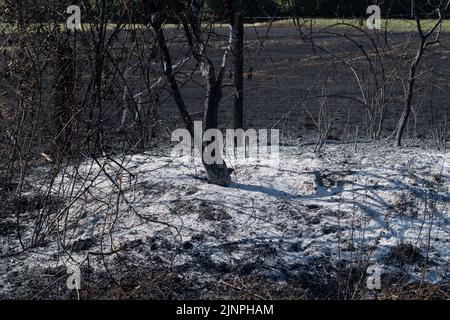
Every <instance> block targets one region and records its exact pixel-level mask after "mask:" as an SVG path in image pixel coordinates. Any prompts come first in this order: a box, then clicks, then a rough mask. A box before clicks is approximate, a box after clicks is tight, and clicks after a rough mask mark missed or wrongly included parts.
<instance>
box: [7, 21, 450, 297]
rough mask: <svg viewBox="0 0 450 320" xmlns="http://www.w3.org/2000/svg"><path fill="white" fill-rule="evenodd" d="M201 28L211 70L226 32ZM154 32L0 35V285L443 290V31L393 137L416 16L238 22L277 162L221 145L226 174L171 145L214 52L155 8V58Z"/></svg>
mask: <svg viewBox="0 0 450 320" xmlns="http://www.w3.org/2000/svg"><path fill="white" fill-rule="evenodd" d="M93 30H94V31H93ZM97 31H98V30H97ZM202 32H203V33H204V34H205V35H204V38H205V39H207V40H205V41H204V43H202V44H204V47H201V46H200V45H199V47H201V48H202V49H204V50H203V51H202V50H200V51H201V55H202V57H203V58H204V57H207V58H208V60H209V61H211V62H212V63H213V65H214V67H215V72H216V74H215V77H216V78H218V73H219V70H221V63H222V61H223V57H224V51H225V52H226V51H227V49H229V48H228V45H229V43H228V42H229V35H228V29H227V28H225V27H224V28H220V27H215V28H212V29H208V28H206V29H205V30H202ZM157 34H158V33H157V32H155V30H153V29H151V28H150V27H146V26H142V25H137V26H133V27H130V26H128V28H125V27H123V28H120V29H117V30H114V26H108V27H106V26H105V29H104V34H103V36H102V37H103V38H102V37H100V36H99V34H97V33H96V30H95V29H92V30H90V31H89V30H88V31H86V30H84V31H80V32H79V33H76V34H75V35H74V34H70V33H64V32H60V31H58V30H53V29H52V30H44V31H43V30H38V31H35V32H29V33H21V32H4V33H3V34H1V36H0V43H2V44H3V47H2V49H3V50H2V55H1V56H0V75H1V77H0V161H1V163H0V298H3V299H17V298H26V299H229V300H235V299H374V298H377V299H418V298H419V299H448V297H449V295H450V291H449V290H450V288H449V281H450V276H449V247H450V236H449V232H450V231H449V222H450V196H449V194H450V189H449V188H450V187H449V186H450V166H449V153H448V151H447V148H448V141H449V138H450V132H449V130H448V127H449V125H448V120H450V98H449V90H450V81H449V80H450V33H447V32H442V33H441V34H440V37H439V42H436V43H433V44H432V45H430V46H429V47H428V48H427V49H426V50H425V51H424V55H423V58H422V59H421V61H420V64H419V65H418V68H417V70H416V73H415V75H414V81H415V86H414V90H413V95H412V100H411V106H412V110H411V115H410V117H409V119H408V121H407V126H406V129H405V133H404V136H403V141H402V142H403V144H402V146H401V147H397V146H395V134H396V131H397V129H398V126H399V119H400V117H401V114H402V111H403V110H404V107H405V102H406V101H407V96H408V82H410V80H411V79H409V75H410V68H411V65H412V63H413V61H414V58H415V57H416V54H417V48H418V45H419V37H418V35H417V33H414V32H389V33H384V32H383V31H382V30H381V31H377V32H372V31H368V30H366V29H362V28H359V27H354V26H348V25H347V26H342V25H341V26H335V27H328V28H324V29H318V28H315V29H308V28H302V29H301V30H297V29H296V28H295V27H270V28H269V27H268V26H261V25H258V26H256V25H250V24H248V25H246V26H245V42H244V74H243V76H244V95H243V96H244V118H245V127H246V128H254V129H272V128H276V129H280V132H281V141H280V153H281V160H280V163H279V164H278V165H277V166H270V165H263V164H261V163H250V164H249V163H241V162H239V161H237V162H231V161H230V162H228V160H227V165H228V166H229V167H230V168H232V169H233V170H231V171H230V172H231V182H230V184H229V185H228V186H224V185H220V184H217V183H213V182H211V181H209V180H208V174H209V172H208V171H207V168H206V167H204V163H202V161H198V160H199V159H195V160H193V161H190V162H183V161H182V160H180V159H178V158H176V157H173V156H169V154H170V152H171V150H172V147H173V145H174V143H173V142H171V134H172V132H173V131H174V130H176V129H179V128H185V127H187V125H188V124H189V122H188V121H186V115H185V117H184V118H183V116H182V113H180V104H181V105H183V104H184V106H185V108H186V111H187V113H188V115H189V117H190V118H191V119H192V120H198V121H201V120H202V119H204V117H205V113H206V112H205V102H206V101H207V100H206V99H205V97H208V95H209V94H210V87H211V86H210V85H208V83H207V80H205V79H208V75H211V69H209V70H208V69H207V70H206V71H205V68H204V66H202V65H201V62H204V61H203V60H201V59H200V58H196V55H195V53H196V52H195V50H194V49H193V48H194V47H195V46H194V45H192V44H189V43H188V41H187V40H186V37H185V33H184V31H183V29H182V28H181V27H180V26H178V27H176V26H173V25H169V26H167V27H166V28H165V29H164V34H165V41H166V43H167V50H168V52H169V54H170V56H171V59H172V61H171V62H172V63H171V65H172V69H173V70H172V72H165V71H166V68H167V61H164V46H163V45H162V41H160V42H158V41H157V40H158V38H157ZM159 40H161V39H159ZM102 41H103V42H102ZM193 52H194V53H193ZM233 54H234V52H233V50H229V55H228V60H229V61H228V65H227V66H226V68H224V70H225V71H224V77H223V81H222V83H220V87H221V88H222V94H221V95H220V98H221V99H218V109H217V117H216V118H217V127H218V128H219V129H228V128H233V106H234V105H233V103H234V98H235V97H236V89H235V87H234V83H233V78H234V70H233V62H232V61H233ZM197 59H198V60H197ZM199 61H201V62H199ZM205 75H206V77H205ZM172 76H173V79H172V78H171V77H172ZM171 80H172V82H171ZM174 83H175V84H176V85H177V86H178V88H179V93H180V95H181V100H182V102H183V103H180V99H176V96H177V95H176V93H177V92H176V90H175V89H174V86H175V85H174ZM227 169H228V168H227ZM371 266H372V267H373V266H379V268H381V270H382V279H381V282H382V287H381V288H379V289H376V290H373V289H371V288H369V287H368V285H367V281H366V280H367V270H368V268H370V267H371ZM75 271H76V272H79V273H76V272H75ZM77 274H78V276H79V277H80V278H79V279H78V281H79V282H80V281H81V289H78V290H73V288H70V286H68V282H67V280H68V277H69V276H70V275H77Z"/></svg>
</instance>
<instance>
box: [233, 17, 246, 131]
mask: <svg viewBox="0 0 450 320" xmlns="http://www.w3.org/2000/svg"><path fill="white" fill-rule="evenodd" d="M233 38H234V46H233V54H234V87H235V89H236V91H235V97H234V110H233V118H234V128H235V129H244V126H245V124H244V21H243V17H242V13H241V12H238V13H237V14H236V16H235V18H234V37H233Z"/></svg>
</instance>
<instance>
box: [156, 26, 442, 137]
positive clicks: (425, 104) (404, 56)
mask: <svg viewBox="0 0 450 320" xmlns="http://www.w3.org/2000/svg"><path fill="white" fill-rule="evenodd" d="M309 31H310V30H306V31H302V32H303V33H305V32H306V33H307V32H309ZM312 32H314V34H313V35H310V36H311V39H312V41H310V40H305V39H302V33H301V32H300V31H298V30H296V29H295V28H273V29H270V30H268V29H267V28H258V27H247V28H246V42H245V45H246V58H245V69H244V70H245V71H246V72H245V81H244V87H245V98H244V99H245V102H244V104H245V119H246V124H247V125H248V127H249V128H278V129H280V130H282V132H283V136H284V138H285V139H287V141H289V143H292V142H294V143H295V142H296V141H300V142H305V140H306V141H308V142H311V141H314V139H315V138H316V137H317V135H318V133H319V132H320V131H322V130H324V127H326V126H327V125H328V124H330V125H331V128H330V131H329V136H328V138H329V140H335V141H346V142H352V141H354V139H355V132H356V127H357V126H358V127H359V136H360V138H362V139H370V138H371V136H370V135H371V134H372V131H373V130H374V129H373V128H372V126H375V127H376V130H378V127H377V126H379V127H380V128H381V129H380V130H379V134H380V135H379V136H380V137H384V138H386V137H389V136H390V135H391V134H392V132H393V131H394V130H395V129H396V126H397V123H398V119H399V117H400V114H401V112H402V109H403V103H404V100H405V95H406V92H405V90H406V87H405V86H406V83H405V77H406V75H407V73H408V68H409V66H410V63H411V60H412V58H413V57H414V55H415V53H416V47H417V36H416V35H414V34H412V33H408V32H399V33H389V34H387V35H385V34H383V33H380V34H378V35H377V36H376V38H375V40H372V39H368V37H367V34H364V33H362V32H360V31H355V30H353V29H351V28H347V29H344V30H343V29H342V27H337V28H334V29H333V28H330V29H329V30H326V31H323V32H319V31H317V30H313V31H312ZM217 34H219V35H221V39H222V41H221V42H212V43H211V47H212V48H211V49H210V50H211V51H212V52H214V49H215V48H223V46H224V45H225V41H224V39H225V38H226V30H225V29H223V30H218V32H217ZM385 37H386V38H385ZM219 39H220V38H219ZM219 39H217V40H219ZM374 43H375V44H376V46H375V45H374ZM449 44H450V34H447V33H444V34H442V38H441V42H440V45H441V46H442V48H443V50H442V51H440V53H439V54H436V55H435V54H430V55H429V56H428V57H427V58H425V59H424V60H423V62H422V72H421V73H422V74H421V75H420V78H418V87H417V94H416V95H415V97H414V117H411V119H410V121H409V125H408V130H407V135H408V137H409V138H417V139H419V140H429V141H431V140H433V128H435V127H436V126H443V125H444V121H445V120H444V119H446V118H448V115H449V101H448V97H449V96H448V89H449V87H448V86H449V83H450V82H449V81H448V75H449V74H450V73H449V71H450V61H449V59H450V58H449V54H448V53H449V51H448V45H449ZM442 48H441V49H442ZM175 51H176V50H175ZM430 51H432V50H430ZM220 53H221V51H220V50H217V51H216V55H214V58H215V62H216V63H220V59H221V55H220ZM368 61H369V62H370V66H368V64H369V63H368ZM371 68H373V70H371ZM197 76H198V77H199V74H197ZM194 77H195V76H194ZM231 77H232V74H229V78H230V79H231ZM375 81H378V82H379V85H380V87H383V86H382V84H383V81H385V86H384V87H383V88H382V89H380V90H384V91H385V92H386V93H385V95H386V97H385V99H386V105H385V106H384V107H385V108H386V109H385V114H384V120H383V122H382V124H381V125H380V124H379V123H378V122H377V119H376V117H377V113H378V112H380V111H379V110H378V108H379V106H377V105H376V104H377V102H376V101H374V99H377V97H376V94H377V93H378V92H377V90H376V89H373V88H371V86H373V85H374V82H375ZM225 83H226V81H225ZM182 92H183V94H185V96H186V101H187V102H188V103H187V104H188V106H189V108H191V110H192V112H193V113H197V114H198V115H200V117H197V119H198V120H201V111H202V109H203V107H204V106H203V97H204V90H202V88H201V87H200V86H195V85H193V84H191V83H188V84H186V86H184V87H183V88H182ZM233 96H234V93H233V91H232V89H231V88H225V89H224V99H223V101H222V103H221V108H220V110H219V119H220V125H221V127H223V128H227V127H228V126H229V125H230V123H232V98H233ZM364 99H365V100H366V101H367V105H364V103H361V102H362V101H363V100H364ZM171 106H173V104H171V103H170V102H169V103H167V104H166V105H165V106H164V107H162V108H161V109H160V112H161V115H162V118H163V119H168V120H172V119H173V118H174V115H175V117H176V109H174V108H173V107H172V108H171ZM374 118H375V119H374ZM373 122H376V124H374V123H373ZM177 125H178V126H180V123H179V122H178V123H177V124H176V125H172V128H173V127H175V126H177Z"/></svg>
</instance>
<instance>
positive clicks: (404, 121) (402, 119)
mask: <svg viewBox="0 0 450 320" xmlns="http://www.w3.org/2000/svg"><path fill="white" fill-rule="evenodd" d="M424 50H425V40H424V39H422V41H421V42H420V47H419V49H418V51H417V55H416V57H415V58H414V61H413V63H412V64H411V67H410V68H409V78H408V91H407V95H406V100H405V107H404V109H403V112H402V115H401V117H400V121H399V124H398V129H397V135H396V138H395V143H396V146H397V147H400V146H401V145H402V137H403V133H404V131H405V128H406V124H407V123H408V119H409V115H410V114H411V110H412V99H413V94H414V85H415V83H416V78H415V77H416V70H417V67H418V65H419V63H420V60H421V59H422V56H423V53H424Z"/></svg>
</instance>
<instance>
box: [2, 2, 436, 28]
mask: <svg viewBox="0 0 450 320" xmlns="http://www.w3.org/2000/svg"><path fill="white" fill-rule="evenodd" d="M158 1H160V0H152V1H147V2H142V1H137V0H112V1H109V2H108V4H107V8H106V10H107V11H109V12H108V13H109V14H108V16H109V17H110V19H112V20H113V21H112V22H114V20H115V21H118V20H120V19H124V18H125V19H128V20H130V21H131V20H132V21H133V22H143V23H145V22H146V21H148V17H146V15H147V14H148V10H147V8H145V7H147V6H152V4H155V3H158ZM81 2H82V4H83V5H82V11H83V12H86V11H90V10H93V11H95V10H97V9H98V3H97V2H98V1H97V0H91V1H89V2H87V1H78V0H61V1H51V0H0V6H1V7H2V10H3V11H5V12H7V13H8V15H7V16H8V19H9V20H10V22H16V21H19V20H23V19H26V20H28V21H29V20H32V21H34V22H46V21H52V20H54V18H55V17H53V16H52V12H58V11H61V8H64V6H69V5H74V4H75V5H76V4H78V3H81ZM173 3H174V5H175V4H176V1H173ZM225 3H226V1H222V0H205V1H204V6H205V12H206V13H207V14H208V15H210V16H211V18H213V19H215V20H227V16H228V13H229V12H230V10H233V11H239V12H243V14H244V16H245V17H247V18H264V17H291V16H296V17H321V18H336V17H338V18H362V17H366V16H367V13H366V9H367V7H368V6H370V5H373V4H375V5H379V6H380V7H381V10H382V15H383V17H385V18H404V19H409V18H412V16H413V13H412V12H411V2H410V1H409V0H259V1H255V0H234V2H233V8H228V7H227V5H226V4H225ZM439 3H440V0H417V6H418V8H419V11H420V13H421V14H422V15H423V16H424V17H433V16H435V15H436V12H435V11H434V9H433V8H435V7H436V5H439ZM55 6H60V8H54V7H55ZM52 7H53V8H52ZM123 8H126V10H125V12H126V16H124V15H123V12H124V11H123V10H122V9H123ZM49 9H50V10H49ZM51 9H54V10H51ZM55 9H56V10H55ZM17 12H21V15H20V16H19V15H18V14H17ZM24 14H25V16H24Z"/></svg>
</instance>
